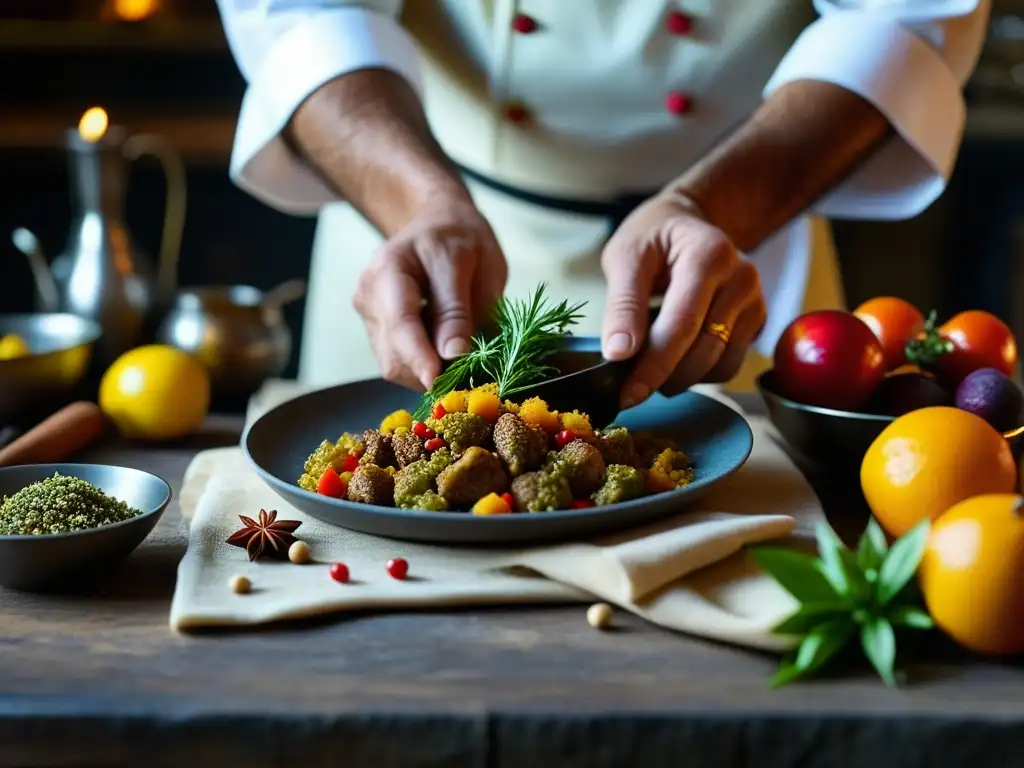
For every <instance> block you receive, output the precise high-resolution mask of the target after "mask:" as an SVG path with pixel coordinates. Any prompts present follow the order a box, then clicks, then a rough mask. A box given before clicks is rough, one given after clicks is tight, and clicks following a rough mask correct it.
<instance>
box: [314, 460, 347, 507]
mask: <svg viewBox="0 0 1024 768" xmlns="http://www.w3.org/2000/svg"><path fill="white" fill-rule="evenodd" d="M347 491H348V483H346V482H345V480H344V479H343V478H342V477H340V476H339V475H338V473H337V472H336V471H335V470H334V467H328V468H327V469H326V470H325V471H324V473H323V474H322V475H321V476H320V481H319V482H318V483H317V484H316V492H317V493H319V494H320V495H321V496H330V497H332V498H335V499H340V498H343V497H344V496H345V494H346V492H347Z"/></svg>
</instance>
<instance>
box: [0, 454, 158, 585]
mask: <svg viewBox="0 0 1024 768" xmlns="http://www.w3.org/2000/svg"><path fill="white" fill-rule="evenodd" d="M170 500H171V487H170V486H169V485H168V484H167V482H166V481H165V480H163V479H162V478H160V477H157V476H156V475H153V474H150V473H149V472H144V471H142V470H139V469H131V468H129V467H113V466H107V465H103V464H26V465H23V466H15V467H6V468H3V469H0V586H3V587H9V588H13V589H47V588H52V587H59V586H61V585H62V584H69V583H71V582H72V581H73V580H79V579H81V578H83V577H86V576H88V575H91V574H93V573H96V572H99V571H102V570H104V569H106V568H108V567H110V566H113V565H116V564H117V563H118V562H119V561H121V560H123V559H124V558H125V557H127V556H128V555H129V554H131V552H132V551H134V550H135V548H136V547H138V546H139V544H141V543H142V541H143V539H145V538H146V536H148V535H149V533H150V531H152V530H153V527H154V526H155V525H156V524H157V522H158V521H159V520H160V517H161V515H163V512H164V510H165V509H166V508H167V504H168V502H169V501H170Z"/></svg>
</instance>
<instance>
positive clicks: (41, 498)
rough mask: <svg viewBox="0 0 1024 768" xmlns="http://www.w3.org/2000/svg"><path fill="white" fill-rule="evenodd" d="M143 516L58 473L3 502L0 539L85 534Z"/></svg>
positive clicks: (94, 489) (87, 484) (125, 505)
mask: <svg viewBox="0 0 1024 768" xmlns="http://www.w3.org/2000/svg"><path fill="white" fill-rule="evenodd" d="M141 514H142V512H141V511H140V510H138V509H133V508H132V507H129V506H128V505H127V504H126V503H124V502H123V501H118V500H117V499H115V498H113V497H112V496H108V495H107V494H105V493H104V492H103V491H101V490H100V489H99V488H97V487H96V486H95V485H92V484H91V483H87V482H86V481H85V480H81V479H79V478H77V477H68V476H67V475H61V474H59V473H55V474H54V476H53V477H48V478H46V479H45V480H40V481H39V482H36V483H32V485H29V486H26V487H24V488H22V489H21V490H20V491H18V492H17V493H15V494H14V495H13V496H5V497H4V499H3V502H2V503H0V536H39V535H46V534H54V533H70V532H72V531H84V530H87V529H89V528H98V527H99V526H101V525H109V524H110V523H120V522H123V521H125V520H130V519H131V518H133V517H136V516H138V515H141Z"/></svg>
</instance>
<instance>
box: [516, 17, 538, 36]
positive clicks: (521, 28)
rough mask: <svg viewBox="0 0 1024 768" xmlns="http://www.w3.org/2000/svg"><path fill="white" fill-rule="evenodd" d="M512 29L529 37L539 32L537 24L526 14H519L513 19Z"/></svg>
mask: <svg viewBox="0 0 1024 768" xmlns="http://www.w3.org/2000/svg"><path fill="white" fill-rule="evenodd" d="M512 29H514V30H515V31H516V32H519V33H520V34H523V35H528V34H530V33H531V32H535V31H536V30H537V22H536V21H534V20H533V19H532V18H531V17H529V16H527V15H526V14H525V13H517V14H516V17H515V18H514V19H512Z"/></svg>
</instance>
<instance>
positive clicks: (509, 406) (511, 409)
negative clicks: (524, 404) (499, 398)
mask: <svg viewBox="0 0 1024 768" xmlns="http://www.w3.org/2000/svg"><path fill="white" fill-rule="evenodd" d="M502 408H504V409H505V411H506V412H507V413H515V414H517V415H518V413H519V403H513V402H512V401H511V400H506V401H505V402H504V403H503V404H502Z"/></svg>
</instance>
